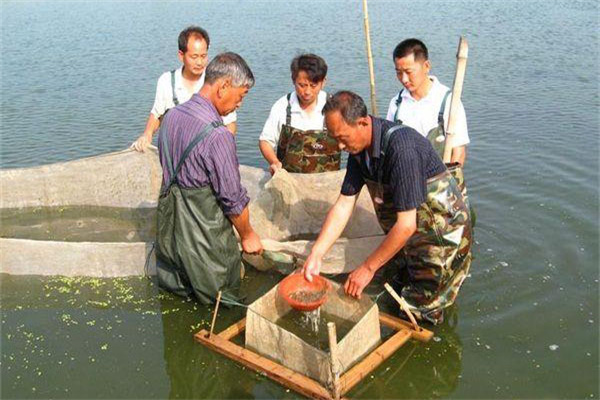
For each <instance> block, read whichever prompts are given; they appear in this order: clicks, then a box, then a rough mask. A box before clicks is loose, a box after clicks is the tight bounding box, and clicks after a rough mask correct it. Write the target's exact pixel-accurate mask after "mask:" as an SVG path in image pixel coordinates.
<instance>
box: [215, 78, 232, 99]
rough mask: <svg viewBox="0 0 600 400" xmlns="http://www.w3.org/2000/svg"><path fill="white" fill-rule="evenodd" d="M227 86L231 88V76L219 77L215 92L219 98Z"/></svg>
mask: <svg viewBox="0 0 600 400" xmlns="http://www.w3.org/2000/svg"><path fill="white" fill-rule="evenodd" d="M229 88H231V78H223V79H219V80H218V81H217V94H218V96H219V98H223V96H224V95H225V93H226V92H227V90H228V89H229Z"/></svg>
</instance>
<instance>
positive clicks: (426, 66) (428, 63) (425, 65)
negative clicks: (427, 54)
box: [423, 60, 431, 73]
mask: <svg viewBox="0 0 600 400" xmlns="http://www.w3.org/2000/svg"><path fill="white" fill-rule="evenodd" d="M423 68H424V69H425V71H426V72H427V73H429V71H430V70H431V61H429V60H425V61H424V62H423Z"/></svg>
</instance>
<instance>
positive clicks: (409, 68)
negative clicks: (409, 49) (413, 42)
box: [394, 53, 431, 93]
mask: <svg viewBox="0 0 600 400" xmlns="http://www.w3.org/2000/svg"><path fill="white" fill-rule="evenodd" d="M394 66H395V67H396V77H397V78H398V80H399V81H400V82H401V83H402V85H403V86H404V87H405V88H406V90H408V91H409V92H411V93H414V92H415V91H416V90H417V89H419V88H420V87H421V86H422V85H423V84H424V83H425V82H426V80H427V79H429V70H430V69H431V64H430V63H429V60H415V55H414V53H411V54H409V55H407V56H404V57H402V58H396V59H394Z"/></svg>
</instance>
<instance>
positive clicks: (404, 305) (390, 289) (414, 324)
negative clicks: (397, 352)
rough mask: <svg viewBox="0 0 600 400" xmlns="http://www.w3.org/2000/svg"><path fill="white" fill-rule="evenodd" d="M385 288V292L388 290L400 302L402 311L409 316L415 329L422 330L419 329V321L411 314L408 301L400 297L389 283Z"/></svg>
mask: <svg viewBox="0 0 600 400" xmlns="http://www.w3.org/2000/svg"><path fill="white" fill-rule="evenodd" d="M383 286H384V287H385V290H387V291H388V293H389V294H391V295H392V297H393V298H394V300H396V301H397V302H398V304H399V305H400V308H401V309H402V311H404V312H405V313H406V315H408V318H409V319H410V322H412V324H413V327H414V329H415V330H416V331H419V330H421V328H419V324H417V320H416V319H415V317H414V315H412V313H411V312H410V309H409V308H408V304H407V303H406V300H404V299H403V298H402V297H400V296H398V293H396V291H395V290H394V288H392V287H391V286H390V284H389V283H387V282H386V283H385V284H384V285H383Z"/></svg>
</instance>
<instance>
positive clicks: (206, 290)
mask: <svg viewBox="0 0 600 400" xmlns="http://www.w3.org/2000/svg"><path fill="white" fill-rule="evenodd" d="M253 85H254V76H253V75H252V71H251V70H250V68H249V67H248V65H247V64H246V62H245V61H244V60H243V59H242V58H241V57H240V56H239V55H237V54H235V53H222V54H219V55H217V56H216V57H215V58H214V59H213V60H212V61H211V62H210V63H209V64H208V66H207V67H206V78H205V83H204V86H202V89H200V92H199V93H197V94H194V95H193V96H192V97H191V99H190V100H189V101H187V102H186V103H183V104H180V105H179V106H177V107H175V108H173V109H172V110H171V111H170V112H169V113H168V114H167V115H166V117H165V119H164V121H163V123H162V124H161V128H160V133H159V143H158V144H159V147H158V148H159V156H160V162H161V165H162V168H163V182H162V183H163V184H162V189H161V195H160V198H159V204H158V232H157V266H158V280H159V285H160V287H162V288H164V289H166V290H168V291H171V292H174V293H176V294H179V295H182V296H190V295H192V294H193V295H195V297H196V298H198V299H199V300H200V301H201V302H202V303H210V302H212V301H213V300H214V298H215V296H216V294H217V292H218V291H219V290H224V291H226V292H230V295H229V298H230V299H231V298H232V297H235V296H236V291H237V289H238V288H239V285H240V274H241V255H240V252H239V249H238V242H237V239H236V237H235V234H234V232H233V229H232V224H233V226H235V228H236V230H237V232H238V233H239V235H240V238H241V245H242V250H243V251H245V252H247V253H251V254H254V253H260V252H261V251H262V244H261V241H260V238H259V237H258V235H257V234H256V233H255V232H254V230H253V229H252V226H251V225H250V216H249V211H248V203H249V201H250V199H249V197H248V194H247V191H246V189H245V188H244V187H243V186H242V183H241V179H240V172H239V163H238V158H237V153H236V144H235V139H234V136H233V134H232V133H231V132H230V131H229V130H227V128H225V126H223V120H222V116H223V115H227V114H229V113H231V112H233V111H235V110H236V109H237V108H239V107H240V105H241V104H242V100H243V98H244V96H246V94H247V93H248V90H249V89H250V88H251V87H252V86H253Z"/></svg>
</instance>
